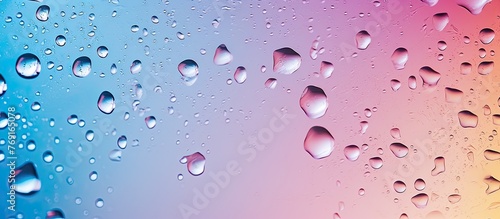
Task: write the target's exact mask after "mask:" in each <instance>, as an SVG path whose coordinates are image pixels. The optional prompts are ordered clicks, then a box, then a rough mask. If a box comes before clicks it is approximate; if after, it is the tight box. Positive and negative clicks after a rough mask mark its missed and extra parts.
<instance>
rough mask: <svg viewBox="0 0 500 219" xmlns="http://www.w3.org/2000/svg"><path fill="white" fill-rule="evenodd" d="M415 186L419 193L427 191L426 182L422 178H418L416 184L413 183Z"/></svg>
mask: <svg viewBox="0 0 500 219" xmlns="http://www.w3.org/2000/svg"><path fill="white" fill-rule="evenodd" d="M413 186H414V187H415V189H416V190H417V191H422V190H424V189H425V181H424V180H423V179H421V178H418V179H417V180H415V183H413Z"/></svg>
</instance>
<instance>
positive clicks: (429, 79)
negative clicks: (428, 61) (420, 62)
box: [418, 66, 441, 88]
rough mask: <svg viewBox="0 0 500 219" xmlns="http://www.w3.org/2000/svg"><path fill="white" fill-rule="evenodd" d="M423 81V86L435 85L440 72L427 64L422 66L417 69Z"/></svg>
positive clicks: (439, 77)
mask: <svg viewBox="0 0 500 219" xmlns="http://www.w3.org/2000/svg"><path fill="white" fill-rule="evenodd" d="M418 72H419V74H420V77H421V78H422V81H423V87H424V88H433V87H435V86H436V85H437V84H438V82H439V80H440V79H441V74H440V73H439V72H437V71H435V70H434V69H432V68H431V67H429V66H424V67H422V68H420V70H419V71H418Z"/></svg>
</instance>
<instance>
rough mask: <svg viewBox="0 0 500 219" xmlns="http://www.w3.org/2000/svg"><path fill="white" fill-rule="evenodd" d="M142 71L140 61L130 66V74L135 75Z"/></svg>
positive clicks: (135, 61)
mask: <svg viewBox="0 0 500 219" xmlns="http://www.w3.org/2000/svg"><path fill="white" fill-rule="evenodd" d="M141 70H142V62H141V60H134V61H133V62H132V64H131V65H130V73H132V74H137V73H139V72H141Z"/></svg>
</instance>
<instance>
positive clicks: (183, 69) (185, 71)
mask: <svg viewBox="0 0 500 219" xmlns="http://www.w3.org/2000/svg"><path fill="white" fill-rule="evenodd" d="M177 69H178V70H179V73H181V76H182V80H183V81H184V84H186V85H187V86H191V85H192V84H194V82H196V79H197V78H198V72H199V70H198V64H197V63H196V62H195V61H193V60H191V59H186V60H184V61H182V62H181V63H179V65H178V66H177Z"/></svg>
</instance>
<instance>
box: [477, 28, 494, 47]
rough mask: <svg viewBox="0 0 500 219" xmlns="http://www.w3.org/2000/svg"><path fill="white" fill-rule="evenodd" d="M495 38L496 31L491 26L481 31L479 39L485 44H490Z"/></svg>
mask: <svg viewBox="0 0 500 219" xmlns="http://www.w3.org/2000/svg"><path fill="white" fill-rule="evenodd" d="M494 38H495V31H493V30H492V29H490V28H484V29H482V30H481V31H479V40H480V41H481V42H482V43H483V44H490V43H491V42H492V41H493V39H494Z"/></svg>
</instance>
